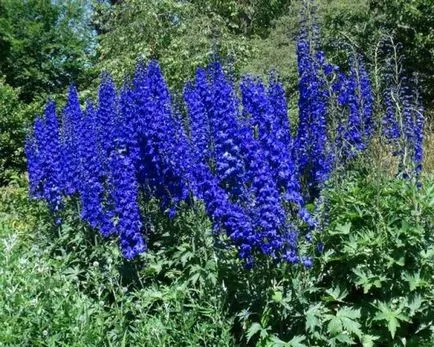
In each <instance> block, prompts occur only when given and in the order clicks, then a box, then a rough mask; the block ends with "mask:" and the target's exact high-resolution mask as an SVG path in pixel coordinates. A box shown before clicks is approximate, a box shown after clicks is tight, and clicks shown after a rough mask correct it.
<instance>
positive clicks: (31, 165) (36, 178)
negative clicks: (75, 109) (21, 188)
mask: <svg viewBox="0 0 434 347" xmlns="http://www.w3.org/2000/svg"><path fill="white" fill-rule="evenodd" d="M40 122H41V119H40V118H39V117H38V118H37V119H36V120H35V124H38V123H40ZM24 154H25V155H26V159H27V172H28V174H29V195H30V197H32V198H35V199H40V198H41V197H42V196H41V192H40V189H41V188H40V185H41V180H42V177H43V172H42V166H41V161H40V155H39V153H38V145H37V141H36V138H35V135H34V130H33V131H32V132H29V133H28V134H27V136H26V140H25V144H24Z"/></svg>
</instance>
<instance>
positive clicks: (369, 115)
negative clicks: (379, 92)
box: [358, 58, 375, 145]
mask: <svg viewBox="0 0 434 347" xmlns="http://www.w3.org/2000/svg"><path fill="white" fill-rule="evenodd" d="M358 68H359V69H358V72H359V79H358V81H359V94H360V95H359V97H360V103H361V108H362V114H363V117H362V118H363V124H364V126H363V128H364V137H365V145H367V144H368V142H369V140H370V139H371V137H372V135H373V133H374V130H375V124H374V119H373V113H374V94H373V91H372V86H371V80H370V78H369V74H368V72H367V70H366V67H365V64H364V63H363V60H362V59H361V58H359V60H358Z"/></svg>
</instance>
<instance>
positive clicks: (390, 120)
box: [382, 88, 401, 141]
mask: <svg viewBox="0 0 434 347" xmlns="http://www.w3.org/2000/svg"><path fill="white" fill-rule="evenodd" d="M393 95H394V90H392V89H391V88H388V89H386V90H385V91H384V103H385V114H384V116H383V119H382V125H383V134H384V136H385V137H386V139H387V140H389V141H397V140H398V139H399V137H400V136H401V132H400V129H399V124H398V119H397V117H396V104H395V101H394V100H393ZM395 98H396V96H395Z"/></svg>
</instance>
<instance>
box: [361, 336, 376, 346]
mask: <svg viewBox="0 0 434 347" xmlns="http://www.w3.org/2000/svg"><path fill="white" fill-rule="evenodd" d="M378 339H379V337H378V336H373V335H363V338H362V345H363V347H374V341H376V340H378Z"/></svg>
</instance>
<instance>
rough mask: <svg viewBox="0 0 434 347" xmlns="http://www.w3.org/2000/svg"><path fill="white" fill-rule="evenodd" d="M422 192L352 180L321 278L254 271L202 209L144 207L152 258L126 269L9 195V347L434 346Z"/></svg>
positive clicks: (262, 266)
mask: <svg viewBox="0 0 434 347" xmlns="http://www.w3.org/2000/svg"><path fill="white" fill-rule="evenodd" d="M422 183H423V185H422V187H421V188H417V187H416V186H415V185H414V184H413V183H412V182H408V181H402V180H399V179H395V178H386V177H385V176H384V175H382V174H377V175H374V177H372V176H370V175H364V176H361V175H360V174H356V173H353V174H349V175H347V177H346V178H345V179H341V181H340V183H337V184H335V185H334V187H333V188H332V189H329V190H328V192H327V194H326V195H325V196H326V197H327V198H326V199H325V204H324V208H323V213H324V215H325V216H327V217H328V219H329V221H330V222H329V224H328V225H327V226H326V227H325V228H324V230H323V231H322V232H321V234H318V235H316V237H317V238H318V239H320V240H321V241H322V242H323V245H324V250H323V251H322V253H320V252H319V251H318V254H317V255H318V257H317V260H316V263H315V264H314V267H313V269H310V270H307V269H304V268H294V267H289V266H286V265H283V264H281V265H276V264H273V263H272V262H270V261H269V260H266V259H264V260H263V261H259V262H258V264H257V266H256V267H255V268H253V269H252V270H249V271H248V270H245V269H243V267H242V264H241V262H240V261H239V260H238V259H237V257H236V255H235V250H234V249H232V248H228V247H227V246H223V245H224V243H221V242H220V241H219V240H218V238H217V239H216V238H215V237H213V236H212V232H211V227H210V222H209V220H208V219H207V218H206V217H205V214H204V212H203V211H202V210H201V208H200V207H196V208H194V209H191V208H190V209H185V210H184V211H183V212H182V213H181V214H180V215H178V216H177V217H176V218H175V220H172V221H170V220H168V219H167V217H163V216H161V214H160V212H158V206H157V204H154V203H152V202H151V203H149V204H147V205H146V206H143V209H144V210H145V213H146V215H147V216H148V218H150V220H152V222H153V225H154V227H153V228H154V229H152V230H150V244H149V248H150V250H149V251H148V252H147V253H146V254H144V255H143V256H142V257H141V258H140V259H139V260H137V261H134V262H127V261H125V260H123V259H122V256H121V254H120V252H119V251H118V248H117V245H116V244H115V242H114V241H111V242H108V243H107V241H104V242H103V240H102V238H101V237H100V236H99V235H96V234H95V233H94V232H93V231H92V230H89V229H88V228H87V227H85V226H83V225H82V224H81V223H80V222H79V221H78V220H77V219H76V217H74V216H75V215H76V211H72V210H71V209H69V210H66V211H65V212H64V215H63V220H64V223H63V225H62V226H61V227H54V226H53V222H52V220H50V218H51V217H49V216H48V214H47V212H46V210H45V208H43V207H42V206H41V205H40V204H35V203H32V202H28V201H27V196H26V190H25V188H24V187H20V186H19V185H16V186H14V185H12V186H10V187H8V188H3V189H2V191H1V194H0V235H1V239H2V242H1V243H0V244H1V247H2V249H1V256H0V265H1V266H0V269H1V274H2V276H0V282H1V287H2V288H5V290H3V291H2V295H1V296H0V306H1V307H2V308H3V309H2V310H0V315H1V320H2V321H3V322H6V326H5V329H2V331H1V332H0V342H1V343H5V344H12V345H13V344H17V343H26V342H29V343H30V341H32V343H38V344H41V345H49V344H50V343H55V342H59V341H62V343H65V344H68V345H70V344H74V345H87V344H89V343H91V344H116V345H131V344H133V345H137V344H138V345H143V344H145V345H211V346H231V345H234V344H236V343H238V344H241V345H266V346H325V345H330V346H342V345H350V344H354V343H355V344H360V345H364V346H377V345H382V346H389V345H390V346H400V345H408V346H430V345H431V342H432V339H433V337H434V335H433V334H434V332H433V330H432V326H433V324H434V322H433V320H434V316H433V311H432V307H433V305H434V297H433V290H434V277H433V276H434V263H433V257H434V248H433V234H432V230H433V228H434V217H433V216H434V181H433V179H432V178H431V179H424V180H423V182H422ZM72 205H73V204H72ZM18 341H19V342H18ZM35 341H36V342H35Z"/></svg>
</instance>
